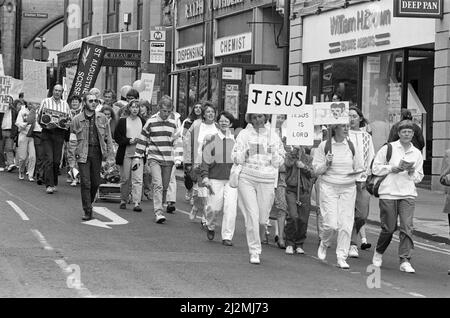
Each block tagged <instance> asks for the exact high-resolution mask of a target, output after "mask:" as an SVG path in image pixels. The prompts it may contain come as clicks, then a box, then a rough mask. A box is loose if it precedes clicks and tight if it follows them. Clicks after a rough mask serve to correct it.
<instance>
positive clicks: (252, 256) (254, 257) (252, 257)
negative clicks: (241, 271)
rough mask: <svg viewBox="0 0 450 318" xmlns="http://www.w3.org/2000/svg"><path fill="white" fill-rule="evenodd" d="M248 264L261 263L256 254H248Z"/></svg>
mask: <svg viewBox="0 0 450 318" xmlns="http://www.w3.org/2000/svg"><path fill="white" fill-rule="evenodd" d="M250 264H261V261H260V260H259V255H258V254H250Z"/></svg>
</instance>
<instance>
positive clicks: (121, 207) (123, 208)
mask: <svg viewBox="0 0 450 318" xmlns="http://www.w3.org/2000/svg"><path fill="white" fill-rule="evenodd" d="M119 208H120V209H121V210H125V209H126V208H127V204H126V203H125V202H121V203H120V206H119Z"/></svg>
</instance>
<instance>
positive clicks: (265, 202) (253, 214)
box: [238, 175, 275, 255]
mask: <svg viewBox="0 0 450 318" xmlns="http://www.w3.org/2000/svg"><path fill="white" fill-rule="evenodd" d="M274 198H275V188H274V181H273V180H272V181H271V182H268V183H261V182H256V181H253V180H249V179H247V178H245V176H242V175H241V176H240V177H239V185H238V207H239V209H240V210H241V212H242V214H243V215H244V220H245V233H246V236H247V244H248V250H249V253H250V254H258V255H259V254H261V250H262V249H261V237H260V234H259V230H260V228H259V227H260V225H265V224H266V223H267V221H268V220H269V214H270V210H271V208H272V205H273V202H274Z"/></svg>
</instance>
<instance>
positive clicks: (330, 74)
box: [320, 57, 359, 106]
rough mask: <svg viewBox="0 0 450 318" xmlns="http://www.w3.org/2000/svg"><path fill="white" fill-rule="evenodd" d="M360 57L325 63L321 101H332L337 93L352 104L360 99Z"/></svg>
mask: <svg viewBox="0 0 450 318" xmlns="http://www.w3.org/2000/svg"><path fill="white" fill-rule="evenodd" d="M358 65H359V63H358V58H356V57H355V58H347V59H341V60H336V61H331V62H325V63H323V75H322V93H321V95H320V101H322V102H329V101H332V99H333V95H335V94H337V95H338V96H339V97H340V99H341V100H342V101H348V102H349V103H350V105H351V106H352V105H355V104H357V101H358Z"/></svg>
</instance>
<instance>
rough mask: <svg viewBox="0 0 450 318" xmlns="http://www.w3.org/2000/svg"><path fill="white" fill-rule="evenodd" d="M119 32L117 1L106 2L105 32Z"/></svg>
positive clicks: (109, 0)
mask: <svg viewBox="0 0 450 318" xmlns="http://www.w3.org/2000/svg"><path fill="white" fill-rule="evenodd" d="M118 31H119V1H118V0H108V11H107V16H106V32H107V33H113V32H118Z"/></svg>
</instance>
